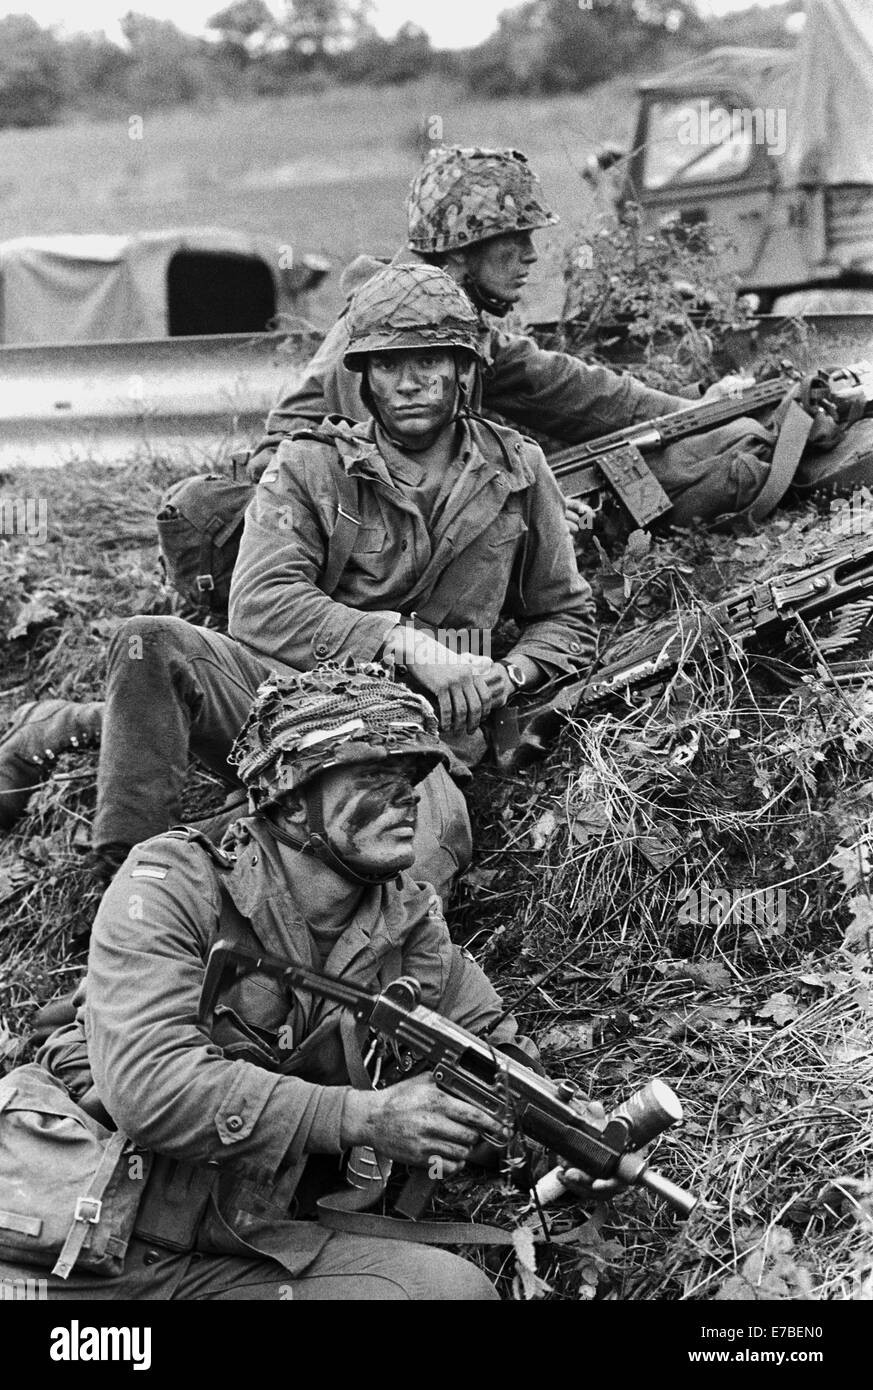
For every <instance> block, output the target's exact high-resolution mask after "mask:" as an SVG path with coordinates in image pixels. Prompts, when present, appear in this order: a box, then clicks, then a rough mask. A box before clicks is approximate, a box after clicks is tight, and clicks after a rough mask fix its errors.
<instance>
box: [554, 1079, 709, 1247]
mask: <svg viewBox="0 0 873 1390" xmlns="http://www.w3.org/2000/svg"><path fill="white" fill-rule="evenodd" d="M681 1119H682V1105H681V1102H680V1100H679V1097H678V1096H677V1095H676V1093H675V1092H674V1091H671V1089H670V1087H669V1086H668V1085H667V1084H666V1082H664V1081H661V1080H660V1079H659V1078H657V1077H656V1078H655V1079H654V1080H653V1081H649V1082H648V1083H647V1084H646V1085H645V1086H643V1087H641V1089H640V1090H639V1091H634V1093H633V1095H632V1096H629V1097H628V1098H627V1100H625V1101H623V1102H622V1104H621V1105H620V1106H619V1107H618V1109H617V1110H613V1111H612V1113H611V1114H610V1115H609V1117H608V1122H609V1123H612V1122H613V1121H618V1122H619V1123H621V1124H624V1125H625V1126H626V1127H627V1136H628V1151H627V1152H626V1153H624V1154H623V1155H622V1157H621V1158H620V1159H619V1161H618V1166H617V1167H616V1170H615V1175H616V1177H617V1178H619V1179H620V1180H621V1181H622V1182H625V1183H627V1184H628V1185H629V1186H630V1185H633V1184H635V1183H639V1184H640V1186H642V1187H645V1188H647V1189H648V1191H649V1192H651V1193H653V1194H654V1195H655V1196H657V1197H660V1198H661V1199H662V1200H663V1201H665V1202H667V1204H668V1205H669V1206H671V1207H672V1208H673V1210H674V1211H675V1212H676V1214H677V1215H678V1216H679V1217H681V1218H682V1219H683V1220H685V1219H686V1218H687V1217H689V1216H690V1215H691V1213H692V1212H693V1210H694V1208H695V1207H696V1205H697V1198H696V1197H694V1196H692V1195H691V1194H690V1193H688V1192H686V1191H684V1189H683V1188H681V1187H678V1186H677V1185H676V1183H674V1182H671V1181H670V1179H669V1178H665V1177H664V1176H663V1174H661V1173H656V1172H653V1171H652V1169H651V1168H649V1167H648V1166H647V1164H646V1160H645V1158H643V1156H642V1155H641V1154H640V1153H639V1152H637V1151H638V1150H639V1149H641V1148H642V1147H643V1145H644V1144H648V1143H649V1142H650V1141H651V1140H652V1139H656V1138H657V1137H658V1135H659V1134H663V1132H664V1130H665V1129H670V1128H671V1127H672V1126H673V1125H675V1124H679V1122H680V1121H681ZM565 1167H566V1165H560V1166H559V1167H557V1168H553V1169H552V1170H551V1172H549V1173H546V1174H545V1176H544V1177H542V1178H540V1180H539V1182H538V1183H537V1184H536V1187H535V1188H534V1192H535V1193H536V1200H537V1202H538V1203H539V1205H540V1206H548V1204H549V1203H550V1202H555V1201H557V1199H558V1198H559V1197H560V1196H562V1195H563V1193H564V1192H566V1191H567V1185H566V1183H565V1182H563V1181H562V1178H561V1173H562V1172H563V1171H564V1169H565Z"/></svg>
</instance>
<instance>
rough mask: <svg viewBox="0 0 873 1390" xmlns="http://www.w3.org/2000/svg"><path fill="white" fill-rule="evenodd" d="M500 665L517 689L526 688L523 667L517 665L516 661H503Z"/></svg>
mask: <svg viewBox="0 0 873 1390" xmlns="http://www.w3.org/2000/svg"><path fill="white" fill-rule="evenodd" d="M500 665H501V666H502V667H503V669H504V671H505V672H506V674H507V675H508V677H509V679H510V680H511V681H512V684H513V685H514V686H515V688H516V690H524V687H525V679H524V671H522V669H521V667H520V666H516V664H515V662H514V661H501V662H500Z"/></svg>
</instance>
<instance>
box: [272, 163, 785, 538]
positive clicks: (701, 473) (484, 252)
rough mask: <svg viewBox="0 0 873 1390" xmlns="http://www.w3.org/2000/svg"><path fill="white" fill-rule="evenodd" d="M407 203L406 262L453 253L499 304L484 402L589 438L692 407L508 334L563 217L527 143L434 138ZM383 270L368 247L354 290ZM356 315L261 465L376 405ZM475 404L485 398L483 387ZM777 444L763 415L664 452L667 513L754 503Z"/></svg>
mask: <svg viewBox="0 0 873 1390" xmlns="http://www.w3.org/2000/svg"><path fill="white" fill-rule="evenodd" d="M406 208H407V215H408V231H409V240H408V242H407V246H406V247H405V248H404V249H403V250H401V251H399V252H398V253H397V255H396V256H395V257H394V260H393V262H392V264H393V265H397V264H399V263H403V262H412V263H415V262H419V263H420V262H422V261H424V262H427V263H429V264H432V265H439V266H440V267H441V268H442V269H443V270H445V271H446V272H447V274H449V275H451V277H452V279H454V280H455V281H456V282H457V283H458V284H459V285H461V286H462V287H463V289H464V290H465V291H466V292H467V294H468V295H469V296H470V299H471V300H472V302H473V304H474V306H475V308H476V310H477V312H478V313H479V314H480V316H485V315H487V317H481V323H482V330H483V343H484V351H485V359H486V362H487V366H486V368H485V370H484V371H483V373H482V382H481V409H482V411H483V412H484V414H486V415H497V416H499V417H501V418H505V419H506V420H509V421H510V422H511V423H512V424H513V425H515V426H517V428H519V429H520V430H523V431H528V430H532V431H534V432H538V433H541V434H547V435H550V436H551V437H552V438H554V439H559V440H563V441H564V442H565V443H567V444H577V443H579V442H580V441H581V440H585V439H593V438H595V437H597V436H599V435H602V434H609V433H611V431H613V430H617V429H623V428H624V427H625V426H626V425H634V424H639V423H641V422H643V421H646V420H652V419H655V418H656V417H657V416H659V415H666V414H669V413H670V412H672V411H675V410H682V409H684V408H686V407H687V406H688V401H687V399H686V398H685V397H683V396H676V395H672V394H670V393H669V392H666V391H657V390H655V389H653V388H652V387H649V386H644V385H643V383H642V382H640V381H637V380H636V379H635V378H634V377H632V376H630V375H629V374H627V373H618V372H613V371H610V370H609V368H608V367H601V366H591V365H589V364H588V363H585V362H581V361H580V360H579V359H578V358H577V357H573V356H571V355H570V354H568V353H564V352H548V351H545V350H544V349H542V348H540V347H538V346H537V345H536V343H535V342H534V341H533V339H532V338H530V337H527V336H526V335H524V334H520V333H507V332H506V331H505V330H503V329H502V328H500V327H499V326H497V325H496V324H495V323H494V322H493V320H494V319H495V318H497V319H500V318H502V317H504V316H505V315H506V314H507V313H508V312H509V310H510V309H511V308H513V306H514V305H515V304H517V303H518V301H519V299H520V298H521V295H522V293H523V291H524V286H525V284H526V283H527V279H528V276H529V273H530V269H531V267H532V266H533V265H534V264H535V263H536V261H537V259H538V257H537V252H536V249H535V247H534V243H533V232H535V231H536V230H538V229H541V228H543V227H549V226H553V225H554V224H555V223H556V222H557V221H558V218H557V217H556V216H555V214H554V213H553V212H552V211H551V209H550V208H549V207H547V205H546V203H545V202H544V200H543V194H542V188H541V186H540V181H539V179H538V178H537V176H536V174H535V173H534V172H533V170H532V169H531V167H530V165H529V164H528V162H527V160H526V158H525V156H524V155H523V154H520V153H519V152H518V151H517V150H506V149H504V150H489V149H461V148H456V147H448V148H440V149H436V150H433V151H431V153H430V155H429V156H428V158H427V159H426V160H425V162H424V164H423V166H422V168H421V169H420V170H419V172H418V174H416V176H415V178H414V179H413V182H412V186H411V189H410V192H409V197H408V199H407V204H406ZM380 269H381V263H380V262H379V261H377V260H375V259H374V258H373V257H371V256H360V257H359V258H358V259H357V260H356V261H355V262H353V263H352V265H351V266H349V267H348V268H347V270H346V272H345V277H344V280H345V287H346V288H347V290H348V292H349V293H351V292H352V291H353V290H355V289H358V288H360V286H361V285H362V284H363V283H365V282H366V280H367V279H368V278H369V277H371V276H372V275H374V274H376V273H378V271H379V270H380ZM348 328H349V319H348V312H347V311H346V312H345V313H343V314H342V315H341V316H340V318H339V319H338V320H337V322H336V323H335V324H334V326H333V328H332V329H331V330H330V332H329V333H328V335H327V337H326V338H325V340H324V342H323V343H322V345H321V347H320V348H319V350H318V352H317V353H316V354H315V356H314V357H313V358H312V360H311V361H310V362H309V364H308V366H307V368H306V371H305V374H304V377H303V380H302V382H301V383H300V384H299V385H298V386H296V387H295V388H294V389H293V390H291V391H289V392H288V393H287V395H285V396H283V398H282V400H281V401H280V402H279V404H278V405H277V406H276V407H275V408H274V410H273V411H272V412H271V413H270V415H269V417H268V419H267V438H266V439H264V440H263V441H262V443H261V445H260V446H259V448H258V450H257V451H256V453H255V454H254V456H253V458H252V460H251V463H250V470H251V473H252V476H253V477H254V478H258V477H260V475H261V473H262V472H263V470H264V468H265V467H266V466H267V462H268V460H269V459H270V457H271V456H272V453H273V452H274V450H275V449H276V447H277V445H278V443H279V441H280V440H281V439H282V437H283V436H285V435H287V434H288V433H289V432H291V431H293V430H294V429H295V428H298V427H299V426H300V424H301V423H303V422H305V421H306V420H320V419H321V418H322V417H323V416H324V415H346V416H349V417H351V418H352V419H355V420H363V419H365V418H366V415H367V414H368V409H367V406H366V403H365V402H364V401H363V399H362V396H361V392H360V378H359V377H358V375H357V374H356V373H355V372H353V371H350V370H349V369H348V366H347V365H346V364H345V363H344V357H345V354H346V351H347V348H348ZM741 384H742V380H741V379H740V378H737V377H725V378H724V379H723V380H722V381H718V382H715V383H714V384H713V385H712V386H711V387H710V388H709V390H708V391H707V392H706V395H705V396H704V397H703V399H704V400H716V399H718V398H719V397H721V396H722V395H725V394H727V393H728V392H730V391H731V390H732V389H734V388H735V387H736V386H737V385H741ZM745 384H749V383H748V382H746V383H745ZM474 403H475V404H476V406H477V408H478V406H479V402H478V400H476V401H475V402H474ZM771 443H772V437H771V436H770V435H769V434H768V432H767V431H766V430H765V429H764V428H763V426H761V425H760V424H758V423H757V421H755V420H748V419H743V420H736V421H733V422H732V423H731V424H729V425H725V426H723V427H722V428H721V429H719V430H718V431H714V432H712V433H711V434H710V435H709V436H705V435H699V436H696V437H695V438H693V439H689V440H685V441H683V442H682V443H681V444H676V445H673V446H671V448H669V449H666V450H664V451H663V452H662V453H660V454H657V455H653V456H652V457H650V458H649V460H648V462H649V465H650V467H651V468H652V471H653V472H654V473H655V475H656V476H657V478H658V479H659V481H660V483H661V485H662V486H663V487H664V489H665V491H666V492H667V493H668V494H669V496H670V498H671V500H672V502H673V509H672V511H671V512H670V513H669V514H668V517H667V519H668V520H669V521H671V522H672V523H674V524H675V525H678V526H684V525H687V524H688V523H689V522H690V521H691V520H692V518H694V517H695V516H700V517H702V518H703V519H704V520H706V519H707V518H709V517H715V516H722V515H724V514H727V513H732V512H735V511H739V510H740V509H741V508H742V507H744V506H746V505H747V504H748V503H749V502H750V501H751V500H752V498H753V497H754V496H755V495H756V494H757V493H758V492H759V491H760V488H761V485H762V483H763V482H764V480H765V478H766V476H767V473H768V468H769V465H768V463H767V462H766V459H767V458H768V457H769V449H770V446H771ZM762 455H763V457H762ZM583 513H584V503H582V501H581V500H580V499H577V498H574V499H569V500H568V502H567V518H568V521H569V523H570V525H571V527H572V529H573V530H576V529H578V526H579V518H580V517H581V516H582V515H583Z"/></svg>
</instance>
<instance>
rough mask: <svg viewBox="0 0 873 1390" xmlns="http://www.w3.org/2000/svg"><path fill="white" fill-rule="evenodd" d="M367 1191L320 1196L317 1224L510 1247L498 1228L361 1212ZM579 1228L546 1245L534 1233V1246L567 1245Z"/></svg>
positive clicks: (433, 1241) (430, 1241)
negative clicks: (406, 1218) (535, 1243)
mask: <svg viewBox="0 0 873 1390" xmlns="http://www.w3.org/2000/svg"><path fill="white" fill-rule="evenodd" d="M380 1195H381V1194H380V1193H378V1192H377V1193H376V1195H375V1197H374V1195H373V1193H372V1192H371V1191H364V1192H361V1191H357V1190H350V1191H348V1192H333V1193H331V1194H330V1195H329V1196H327V1197H320V1198H319V1200H318V1203H317V1207H318V1223H319V1225H320V1226H325V1227H326V1228H327V1229H328V1230H330V1231H343V1232H344V1233H345V1234H346V1235H356V1236H374V1237H376V1238H377V1239H379V1240H407V1241H413V1242H414V1243H415V1244H416V1245H510V1246H511V1245H512V1244H513V1239H512V1236H513V1233H512V1231H507V1230H504V1229H503V1227H502V1226H489V1225H487V1224H485V1223H484V1222H483V1223H482V1224H478V1223H476V1224H473V1223H468V1222H466V1221H407V1220H401V1219H399V1218H398V1217H396V1216H382V1215H380V1214H379V1213H378V1212H372V1211H365V1210H363V1208H364V1207H365V1206H370V1205H371V1204H372V1203H373V1201H374V1200H378V1198H379V1196H380ZM581 1230H582V1227H581V1226H574V1227H573V1228H572V1230H569V1231H562V1232H561V1233H560V1235H554V1236H549V1238H548V1242H546V1237H545V1235H544V1234H543V1232H542V1230H536V1231H534V1240H535V1241H536V1242H537V1243H542V1244H546V1243H549V1244H551V1245H568V1244H570V1242H571V1241H573V1240H575V1239H576V1238H577V1237H578V1235H579V1233H580V1231H581Z"/></svg>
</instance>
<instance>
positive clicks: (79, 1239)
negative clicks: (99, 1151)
mask: <svg viewBox="0 0 873 1390" xmlns="http://www.w3.org/2000/svg"><path fill="white" fill-rule="evenodd" d="M127 1142H128V1140H127V1135H126V1134H123V1133H122V1131H121V1130H120V1129H118V1130H116V1131H115V1133H114V1134H112V1135H110V1137H109V1138H108V1139H107V1141H106V1147H105V1148H104V1150H103V1155H102V1157H101V1159H100V1162H99V1164H98V1165H97V1171H96V1172H95V1173H94V1176H93V1177H92V1179H91V1181H90V1182H89V1184H88V1186H87V1187H86V1188H85V1191H84V1192H83V1193H82V1194H81V1196H80V1197H78V1198H77V1200H76V1214H75V1216H74V1217H73V1224H72V1226H71V1227H70V1229H69V1232H68V1233H67V1238H66V1240H65V1241H64V1244H63V1248H62V1249H61V1253H60V1254H59V1255H58V1258H57V1261H56V1263H55V1265H54V1268H53V1269H52V1274H56V1275H57V1276H58V1278H59V1279H66V1278H68V1277H69V1274H70V1271H71V1269H72V1268H73V1265H74V1264H75V1263H76V1260H77V1259H78V1258H79V1255H80V1253H81V1250H82V1246H83V1245H84V1244H85V1239H86V1237H87V1235H88V1232H89V1230H90V1228H91V1227H92V1226H96V1225H97V1223H98V1222H99V1220H100V1217H101V1216H102V1214H103V1195H104V1193H105V1192H106V1189H107V1187H108V1186H109V1184H110V1182H111V1181H112V1175H113V1173H114V1172H115V1170H116V1168H117V1167H118V1164H119V1162H120V1161H121V1156H122V1154H123V1153H124V1147H125V1145H126V1144H127Z"/></svg>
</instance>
